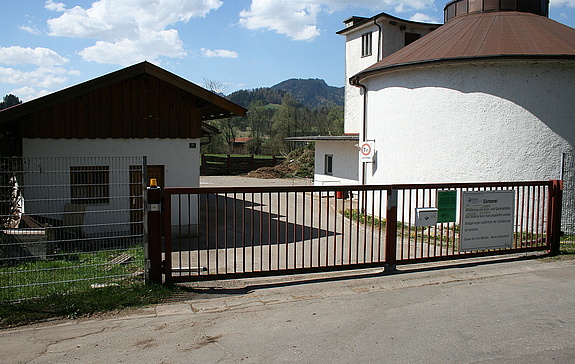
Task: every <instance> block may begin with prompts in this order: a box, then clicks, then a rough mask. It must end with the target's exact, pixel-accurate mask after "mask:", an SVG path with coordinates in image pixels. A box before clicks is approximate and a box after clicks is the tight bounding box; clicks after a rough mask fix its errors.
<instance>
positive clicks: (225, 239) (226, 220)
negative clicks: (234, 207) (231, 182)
mask: <svg viewBox="0 0 575 364" xmlns="http://www.w3.org/2000/svg"><path fill="white" fill-rule="evenodd" d="M228 200H229V198H228V194H227V193H226V194H224V224H223V225H224V249H225V254H224V255H225V260H226V264H225V270H224V273H229V270H228V259H229V257H228Z"/></svg>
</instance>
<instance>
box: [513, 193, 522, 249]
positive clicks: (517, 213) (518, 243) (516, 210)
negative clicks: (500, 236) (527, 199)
mask: <svg viewBox="0 0 575 364" xmlns="http://www.w3.org/2000/svg"><path fill="white" fill-rule="evenodd" d="M519 188H520V187H519V186H517V188H515V189H514V192H515V211H514V212H515V221H514V225H513V234H514V235H515V237H514V240H515V248H521V243H520V242H519V234H517V229H518V228H519V215H520V214H519Z"/></svg>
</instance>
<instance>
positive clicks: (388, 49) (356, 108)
mask: <svg viewBox="0 0 575 364" xmlns="http://www.w3.org/2000/svg"><path fill="white" fill-rule="evenodd" d="M390 19H391V18H388V17H385V16H382V17H380V18H378V19H377V23H378V24H379V26H380V27H381V33H382V34H381V36H380V35H379V28H378V27H377V26H376V25H374V24H373V23H368V24H366V25H363V26H361V27H358V28H356V29H353V30H350V31H349V32H347V33H345V80H346V81H345V132H346V133H359V132H360V128H361V124H362V108H363V100H362V95H361V92H360V89H359V88H357V87H354V86H351V85H349V82H348V80H349V78H350V77H352V76H354V75H355V74H357V73H359V72H361V71H363V70H364V69H366V68H368V67H370V66H372V65H374V64H375V63H377V62H378V61H380V60H381V59H382V58H384V57H387V56H388V55H390V54H392V53H394V52H396V51H398V50H399V49H401V48H403V47H404V46H405V32H409V33H414V34H419V35H420V36H424V35H426V34H428V33H429V32H431V28H432V27H431V26H430V25H429V24H413V23H410V24H408V25H407V27H406V29H404V30H402V29H401V28H400V26H401V25H402V24H399V23H398V24H396V25H392V24H390ZM405 24H407V23H405ZM368 32H371V33H372V54H371V56H367V57H363V56H362V55H361V49H362V35H363V34H365V33H368ZM378 45H379V46H380V47H381V51H380V54H379V59H378Z"/></svg>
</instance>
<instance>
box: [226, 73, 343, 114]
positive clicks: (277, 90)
mask: <svg viewBox="0 0 575 364" xmlns="http://www.w3.org/2000/svg"><path fill="white" fill-rule="evenodd" d="M286 93H289V94H291V95H292V97H293V98H294V99H295V100H296V101H297V102H299V103H300V104H302V105H303V106H306V107H307V108H310V109H315V108H319V107H324V106H325V107H333V106H342V107H343V99H344V88H343V87H333V86H329V85H328V84H327V83H325V81H324V80H320V79H311V78H310V79H307V80H306V79H295V78H294V79H290V80H286V81H283V82H280V83H278V84H277V85H275V86H272V87H262V88H256V89H253V90H239V91H236V92H233V93H232V94H230V95H228V96H227V98H228V99H229V100H230V101H232V102H235V103H236V104H239V105H242V106H244V107H246V108H248V107H249V106H250V104H252V103H253V102H257V103H260V102H261V104H262V105H268V104H281V102H282V98H283V97H284V96H285V94H286Z"/></svg>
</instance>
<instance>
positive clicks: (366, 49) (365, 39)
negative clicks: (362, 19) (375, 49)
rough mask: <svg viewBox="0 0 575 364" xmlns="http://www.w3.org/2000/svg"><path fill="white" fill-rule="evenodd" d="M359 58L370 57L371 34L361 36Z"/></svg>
mask: <svg viewBox="0 0 575 364" xmlns="http://www.w3.org/2000/svg"><path fill="white" fill-rule="evenodd" d="M361 56H362V57H368V56H371V32H370V33H365V34H362V36H361Z"/></svg>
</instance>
